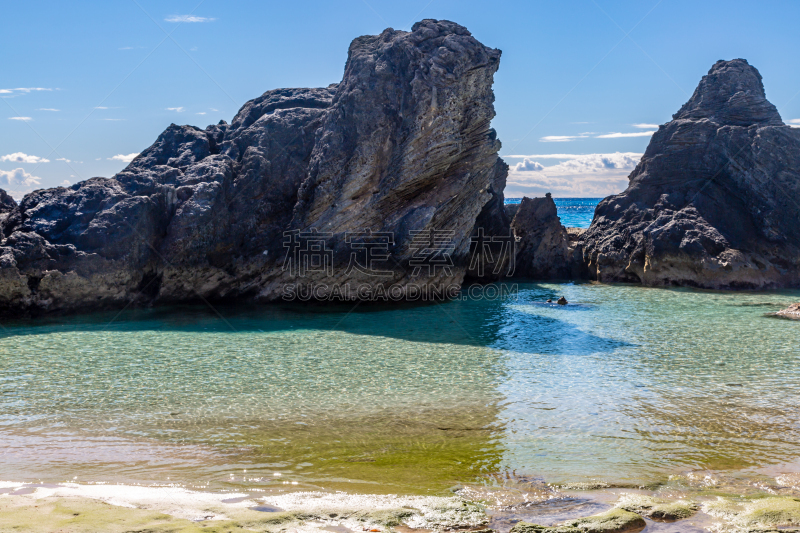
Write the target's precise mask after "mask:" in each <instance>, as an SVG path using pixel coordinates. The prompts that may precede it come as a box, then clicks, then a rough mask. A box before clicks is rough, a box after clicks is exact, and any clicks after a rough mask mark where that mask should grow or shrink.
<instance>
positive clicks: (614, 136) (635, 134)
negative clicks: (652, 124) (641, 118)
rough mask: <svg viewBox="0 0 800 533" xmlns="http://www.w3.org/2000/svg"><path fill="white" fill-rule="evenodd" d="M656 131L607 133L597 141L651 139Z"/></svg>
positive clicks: (598, 137) (599, 136)
mask: <svg viewBox="0 0 800 533" xmlns="http://www.w3.org/2000/svg"><path fill="white" fill-rule="evenodd" d="M654 133H655V131H634V132H633V133H606V134H605V135H598V136H597V137H595V139H622V138H626V137H650V136H651V135H653V134H654Z"/></svg>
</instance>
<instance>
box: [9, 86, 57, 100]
mask: <svg viewBox="0 0 800 533" xmlns="http://www.w3.org/2000/svg"><path fill="white" fill-rule="evenodd" d="M52 90H53V89H48V88H46V87H17V88H16V89H0V94H2V95H3V96H4V97H5V98H9V97H13V96H17V95H18V94H28V93H32V92H38V91H52Z"/></svg>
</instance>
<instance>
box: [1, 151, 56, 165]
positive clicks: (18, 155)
mask: <svg viewBox="0 0 800 533" xmlns="http://www.w3.org/2000/svg"><path fill="white" fill-rule="evenodd" d="M0 161H3V162H5V161H11V162H13V163H49V162H50V160H49V159H45V158H44V157H39V156H38V155H28V154H23V153H22V152H14V153H13V154H8V155H4V156H3V157H0Z"/></svg>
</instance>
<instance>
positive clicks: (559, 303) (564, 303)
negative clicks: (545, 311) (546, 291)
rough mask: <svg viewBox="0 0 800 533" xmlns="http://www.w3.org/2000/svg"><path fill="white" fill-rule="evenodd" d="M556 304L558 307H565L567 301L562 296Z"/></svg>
mask: <svg viewBox="0 0 800 533" xmlns="http://www.w3.org/2000/svg"><path fill="white" fill-rule="evenodd" d="M556 303H557V304H558V305H567V303H568V302H567V299H566V298H564V297H563V296H562V297H561V298H559V299H558V302H556Z"/></svg>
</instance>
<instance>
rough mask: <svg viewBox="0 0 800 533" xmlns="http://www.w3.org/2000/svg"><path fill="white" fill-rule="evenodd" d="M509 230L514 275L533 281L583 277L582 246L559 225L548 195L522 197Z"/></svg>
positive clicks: (555, 210)
mask: <svg viewBox="0 0 800 533" xmlns="http://www.w3.org/2000/svg"><path fill="white" fill-rule="evenodd" d="M511 229H512V230H513V232H514V236H515V237H516V239H517V243H516V267H515V269H514V275H515V276H520V277H525V278H532V279H561V280H566V279H576V278H581V277H585V273H584V269H583V263H582V261H583V257H582V253H583V248H582V243H580V242H579V241H578V240H576V239H572V238H571V236H570V233H569V232H568V231H567V228H565V227H564V226H562V225H561V219H560V218H559V216H558V212H557V209H556V203H555V201H554V200H553V198H552V196H551V195H550V193H547V195H546V196H545V197H544V198H527V197H525V198H523V199H522V201H521V202H520V204H519V207H518V208H517V210H516V214H515V216H514V220H513V221H512V222H511Z"/></svg>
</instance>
